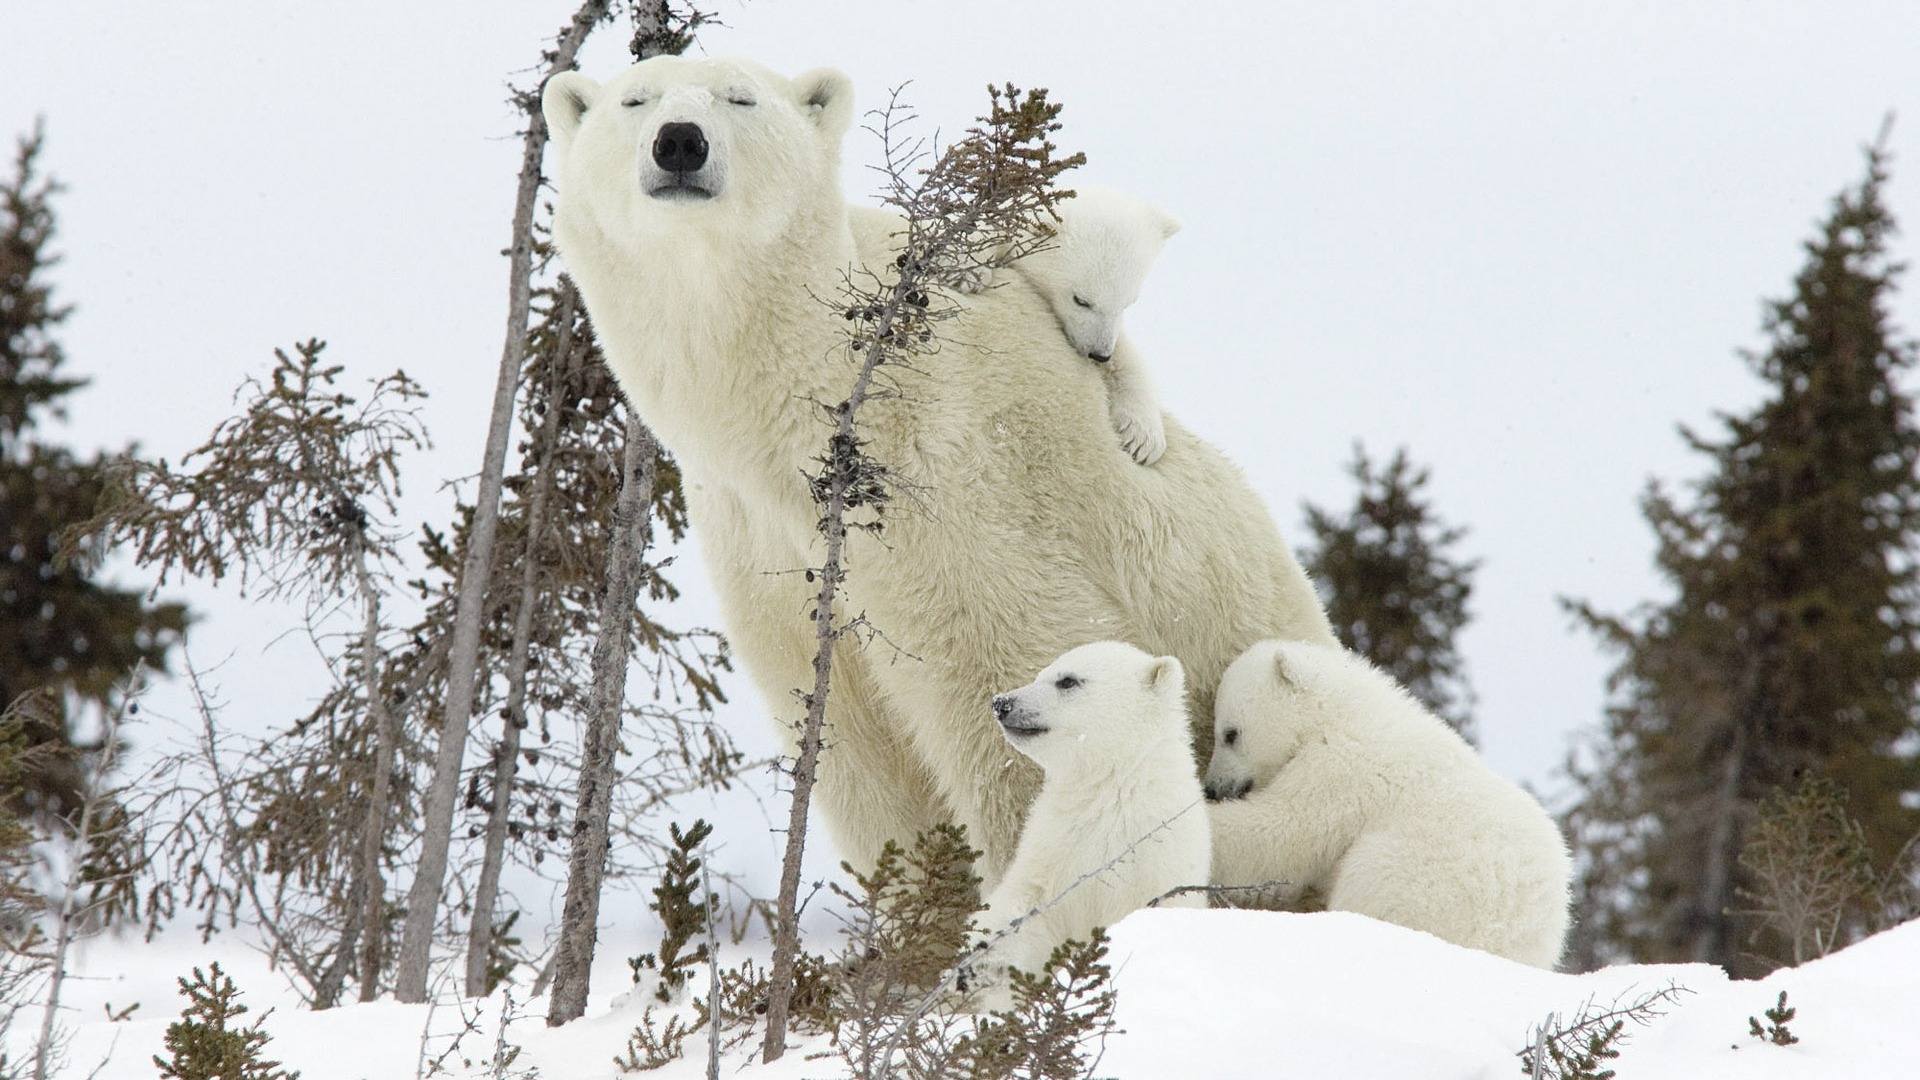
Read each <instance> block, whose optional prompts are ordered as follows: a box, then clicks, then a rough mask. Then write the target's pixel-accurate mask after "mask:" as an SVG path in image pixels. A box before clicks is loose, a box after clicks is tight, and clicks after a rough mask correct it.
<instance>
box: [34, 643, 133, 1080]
mask: <svg viewBox="0 0 1920 1080" xmlns="http://www.w3.org/2000/svg"><path fill="white" fill-rule="evenodd" d="M139 677H140V675H139V672H138V671H136V672H135V673H134V676H133V679H132V680H129V682H128V688H129V689H128V693H130V694H131V693H132V692H133V691H132V687H134V686H135V685H137V680H138V679H139ZM119 743H120V712H119V710H118V708H114V709H109V710H107V715H106V725H105V729H104V730H103V731H102V732H101V734H100V756H99V758H97V759H95V761H94V763H93V767H92V768H90V769H88V770H87V771H88V773H89V774H90V775H89V776H88V778H87V793H86V795H85V797H83V798H82V799H81V800H80V822H79V825H78V827H77V828H76V829H75V830H74V835H73V849H72V852H71V857H70V858H69V859H68V860H67V872H66V875H65V877H64V879H63V880H62V881H61V883H60V886H61V893H62V895H61V897H60V910H59V913H58V915H57V916H56V918H55V921H54V928H53V947H52V949H51V950H49V952H48V954H47V959H48V962H49V972H50V973H49V974H48V976H47V1004H46V1011H45V1012H44V1013H43V1014H42V1015H41V1018H40V1038H39V1041H38V1042H37V1043H36V1044H35V1046H34V1050H33V1080H47V1078H48V1077H49V1076H51V1075H53V1073H54V1071H55V1070H56V1069H57V1068H58V1067H59V1064H60V1062H59V1060H58V1058H59V1056H60V1055H58V1054H56V1053H55V1051H56V1050H57V1046H56V1045H55V1044H56V1042H57V1041H62V1040H59V1039H58V1038H57V1037H58V1035H59V1031H58V1028H59V1020H60V993H61V991H62V990H63V989H64V988H65V986H66V981H67V954H68V953H69V952H70V951H72V949H73V938H74V931H75V927H76V924H77V923H78V922H79V920H80V917H81V915H82V912H81V910H80V890H81V889H82V888H83V887H84V885H85V881H84V877H85V871H86V870H87V866H88V861H89V859H90V858H91V856H92V848H93V843H94V839H95V833H94V829H95V827H96V825H97V824H98V822H97V821H96V818H97V816H98V814H99V812H100V809H101V805H100V804H101V801H102V799H103V797H104V796H103V794H102V792H103V789H104V788H105V787H106V778H107V774H108V773H110V772H112V771H113V762H114V758H115V756H116V754H117V751H118V750H119Z"/></svg>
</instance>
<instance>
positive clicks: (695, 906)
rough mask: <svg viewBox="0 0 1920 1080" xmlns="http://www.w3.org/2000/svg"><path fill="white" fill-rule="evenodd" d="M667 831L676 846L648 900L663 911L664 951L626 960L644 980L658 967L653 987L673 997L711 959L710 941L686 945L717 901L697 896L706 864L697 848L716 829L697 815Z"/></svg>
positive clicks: (702, 929) (701, 931)
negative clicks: (682, 827)
mask: <svg viewBox="0 0 1920 1080" xmlns="http://www.w3.org/2000/svg"><path fill="white" fill-rule="evenodd" d="M667 831H668V833H670V834H671V835H672V837H673V850H672V851H671V852H669V853H668V855H667V865H666V868H665V869H664V870H662V871H661V874H660V883H659V884H658V885H655V886H654V888H653V903H651V904H648V905H647V906H648V907H650V908H652V909H653V912H654V914H656V915H658V916H660V923H661V926H662V932H661V935H660V951H659V952H652V953H644V954H642V955H640V956H637V957H635V958H633V959H632V960H629V961H628V964H629V965H630V966H631V967H632V968H633V981H634V982H639V981H640V975H641V972H643V971H654V972H657V973H659V976H660V985H658V986H656V987H654V990H653V994H654V997H655V998H657V999H659V1000H660V1001H661V1002H663V1003H670V1002H672V1001H673V999H674V998H675V997H676V996H677V995H678V994H679V992H680V988H681V987H683V986H685V985H687V979H688V978H689V977H691V976H692V974H693V971H694V968H695V966H696V965H699V964H704V963H706V962H707V959H708V954H707V945H706V942H704V941H702V942H701V943H700V944H699V945H696V946H694V948H693V951H691V952H688V951H686V949H687V945H688V943H689V942H691V941H693V940H694V938H695V937H696V936H699V937H704V936H705V935H706V932H707V927H708V925H709V924H710V922H711V920H712V919H713V909H714V906H715V904H716V903H718V901H717V900H716V899H715V898H714V897H712V896H708V897H706V898H705V899H701V898H700V896H699V893H700V890H701V888H702V884H701V869H702V865H703V864H702V860H701V859H700V857H699V856H698V855H697V854H695V853H696V852H698V851H699V850H700V845H701V844H703V843H705V842H706V839H707V837H708V836H711V835H712V834H713V826H711V825H709V824H707V823H706V822H705V821H702V820H699V819H696V820H695V821H694V823H693V824H692V825H690V826H688V827H687V831H686V832H684V833H683V832H681V831H680V826H679V824H678V823H673V824H669V825H668V826H667Z"/></svg>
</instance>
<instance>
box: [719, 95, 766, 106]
mask: <svg viewBox="0 0 1920 1080" xmlns="http://www.w3.org/2000/svg"><path fill="white" fill-rule="evenodd" d="M727 104H729V105H739V106H741V107H742V108H747V109H751V108H753V107H754V106H755V105H758V104H760V103H759V102H757V101H755V100H753V95H752V94H728V95H727Z"/></svg>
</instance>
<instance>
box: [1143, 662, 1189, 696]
mask: <svg viewBox="0 0 1920 1080" xmlns="http://www.w3.org/2000/svg"><path fill="white" fill-rule="evenodd" d="M1147 686H1148V687H1149V688H1151V689H1152V690H1154V691H1155V692H1156V693H1161V694H1168V695H1175V696H1177V695H1180V694H1184V693H1186V691H1187V672H1186V669H1185V668H1183V667H1181V666H1180V661H1179V660H1177V659H1175V658H1173V657H1171V656H1156V657H1154V658H1153V663H1151V664H1149V665H1148V666H1147Z"/></svg>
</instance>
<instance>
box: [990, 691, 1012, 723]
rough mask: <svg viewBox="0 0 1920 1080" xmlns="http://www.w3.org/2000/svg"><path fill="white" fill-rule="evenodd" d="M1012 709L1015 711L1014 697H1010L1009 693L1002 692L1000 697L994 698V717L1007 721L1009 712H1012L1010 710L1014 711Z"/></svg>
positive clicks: (1003, 721)
mask: <svg viewBox="0 0 1920 1080" xmlns="http://www.w3.org/2000/svg"><path fill="white" fill-rule="evenodd" d="M1012 711H1013V699H1012V698H1009V697H1008V696H1007V695H1005V694H1001V695H1000V696H999V697H996V698H994V699H993V717H994V719H996V720H999V721H1000V722H1002V723H1005V722H1006V719H1007V714H1008V713H1010V712H1012Z"/></svg>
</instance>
